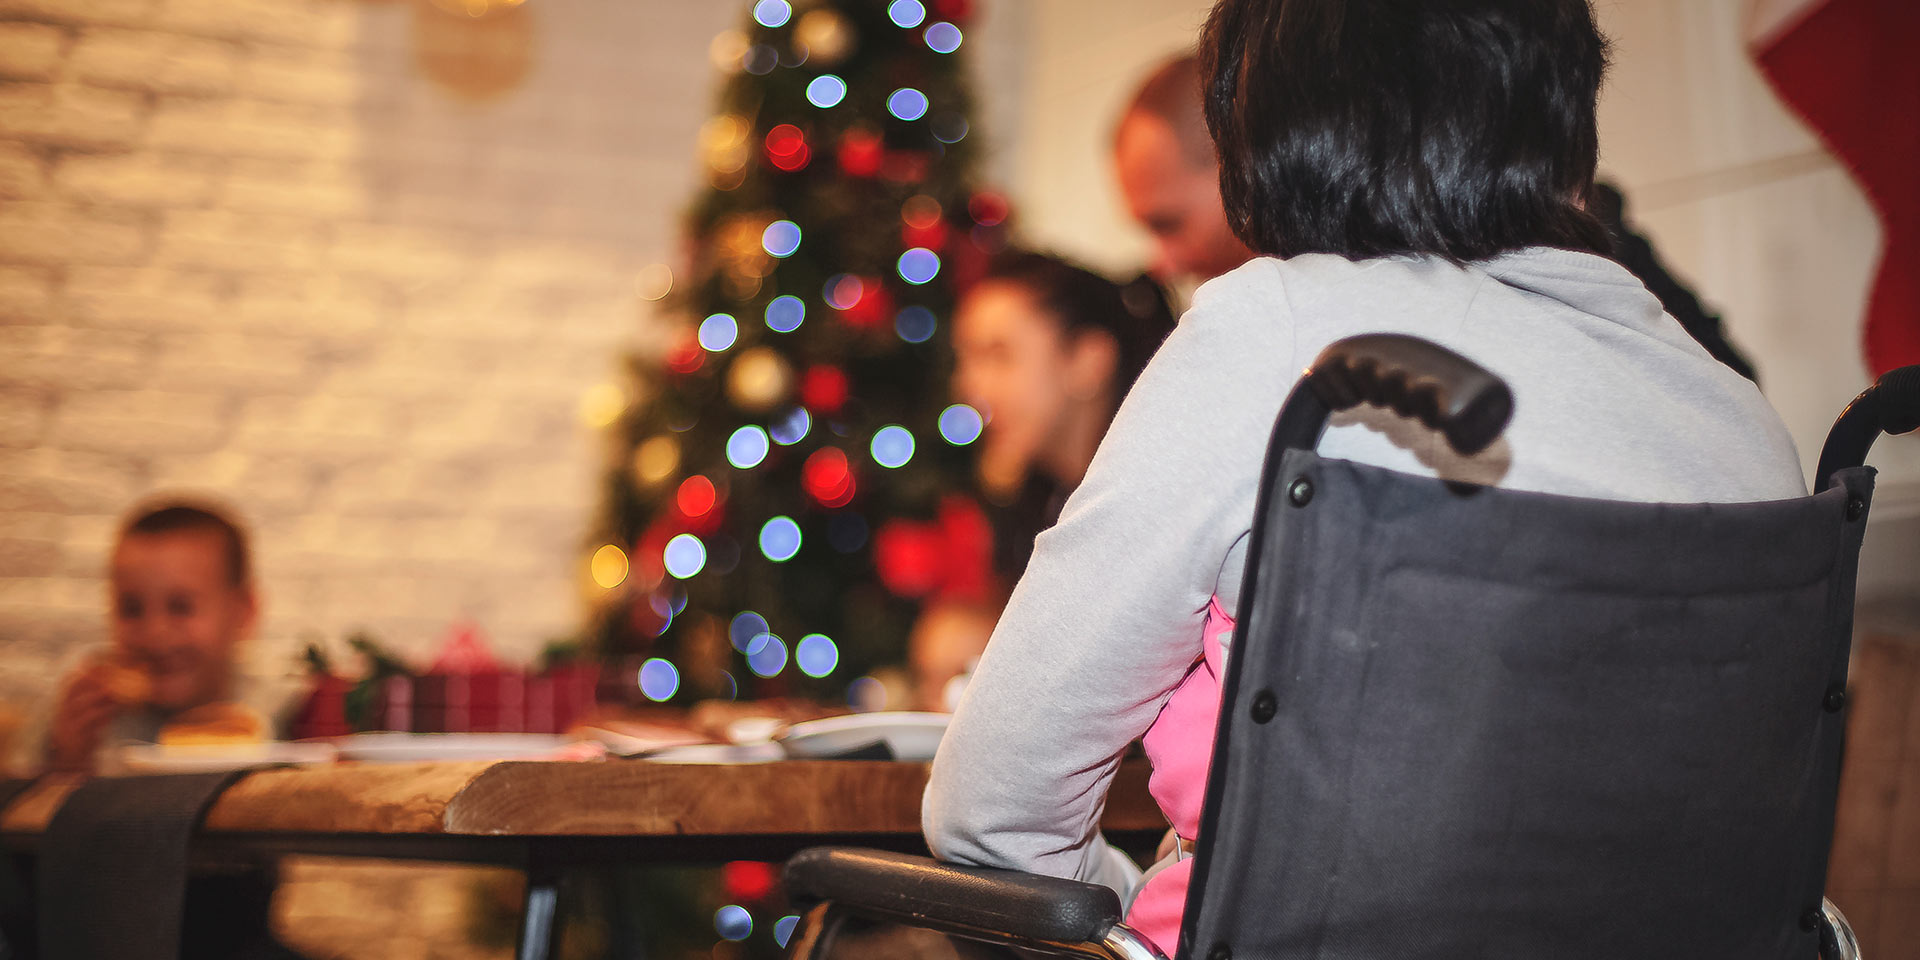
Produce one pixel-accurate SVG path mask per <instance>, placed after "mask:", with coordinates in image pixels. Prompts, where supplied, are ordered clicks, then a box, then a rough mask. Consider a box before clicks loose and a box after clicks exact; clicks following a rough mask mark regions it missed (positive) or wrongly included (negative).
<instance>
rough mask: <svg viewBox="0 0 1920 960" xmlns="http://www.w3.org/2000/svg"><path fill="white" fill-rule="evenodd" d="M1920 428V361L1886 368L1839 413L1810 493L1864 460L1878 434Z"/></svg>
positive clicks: (1814, 475) (1827, 484)
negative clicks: (1887, 369)
mask: <svg viewBox="0 0 1920 960" xmlns="http://www.w3.org/2000/svg"><path fill="white" fill-rule="evenodd" d="M1915 430H1920V364H1915V365H1912V366H1906V367H1899V368H1896V369H1893V370H1889V371H1887V372H1886V373H1885V374H1884V375H1882V376H1881V377H1880V379H1879V380H1876V381H1874V384H1873V386H1871V387H1868V388H1867V389H1865V390H1863V391H1861V392H1860V395H1859V396H1857V397H1855V398H1853V402H1852V403H1849V404H1847V408H1846V409H1845V410H1842V411H1841V412H1840V418H1839V419H1838V420H1835V421H1834V422H1833V429H1831V430H1829V431H1827V442H1826V445H1825V446H1823V447H1821V448H1820V466H1819V467H1818V468H1816V469H1815V470H1814V472H1813V492H1815V493H1819V492H1820V491H1822V490H1825V489H1827V488H1828V487H1830V486H1833V475H1834V474H1836V473H1838V472H1840V471H1842V470H1845V469H1848V468H1849V467H1857V466H1860V465H1861V464H1863V463H1866V462H1867V451H1869V450H1871V449H1873V442H1874V441H1875V440H1878V439H1879V438H1880V434H1882V433H1888V434H1893V435H1895V436H1898V435H1899V434H1903V433H1912V432H1913V431H1915Z"/></svg>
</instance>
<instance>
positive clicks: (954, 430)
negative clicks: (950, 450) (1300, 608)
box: [940, 403, 986, 447]
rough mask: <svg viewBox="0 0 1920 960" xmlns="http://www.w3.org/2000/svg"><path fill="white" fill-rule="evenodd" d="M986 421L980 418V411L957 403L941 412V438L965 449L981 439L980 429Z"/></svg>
mask: <svg viewBox="0 0 1920 960" xmlns="http://www.w3.org/2000/svg"><path fill="white" fill-rule="evenodd" d="M985 424H986V421H984V420H982V419H981V418H980V411H978V410H975V409H974V408H972V407H969V406H967V405H966V404H964V403H956V404H954V405H953V406H951V407H948V408H946V409H945V410H942V411H940V438H941V439H943V440H945V441H947V442H948V443H951V444H953V445H954V446H956V447H964V446H966V445H967V444H969V443H972V442H974V441H975V440H978V439H980V429H981V428H982V427H983V426H985Z"/></svg>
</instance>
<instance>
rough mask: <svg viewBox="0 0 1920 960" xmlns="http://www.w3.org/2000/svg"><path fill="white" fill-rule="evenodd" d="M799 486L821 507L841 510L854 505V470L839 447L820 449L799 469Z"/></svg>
mask: <svg viewBox="0 0 1920 960" xmlns="http://www.w3.org/2000/svg"><path fill="white" fill-rule="evenodd" d="M800 486H801V488H802V489H804V490H806V491H807V494H808V495H809V496H811V497H813V498H814V499H815V500H818V501H820V505H821V506H823V507H844V506H846V505H847V504H848V503H851V502H852V501H853V487H854V484H853V468H852V467H851V466H849V465H848V464H847V455H846V454H845V453H842V452H841V451H840V448H838V447H821V448H820V449H818V450H815V451H814V452H813V456H810V457H808V458H807V462H806V464H805V465H804V466H802V467H801V468H800Z"/></svg>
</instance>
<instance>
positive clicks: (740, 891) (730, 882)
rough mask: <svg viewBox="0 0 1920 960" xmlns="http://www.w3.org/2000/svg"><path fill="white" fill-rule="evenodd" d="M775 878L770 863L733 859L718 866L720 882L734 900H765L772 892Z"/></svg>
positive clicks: (750, 901) (749, 901)
mask: <svg viewBox="0 0 1920 960" xmlns="http://www.w3.org/2000/svg"><path fill="white" fill-rule="evenodd" d="M777 879H778V877H777V876H776V875H775V873H774V871H773V865H772V864H766V863H755V862H753V861H751V860H735V861H733V862H732V863H729V864H727V865H726V866H724V867H721V868H720V882H721V884H722V885H723V886H725V887H726V888H727V895H728V896H729V897H731V898H733V899H734V900H735V901H744V902H747V903H752V902H754V901H757V900H765V899H766V898H767V897H768V896H769V895H770V894H772V893H773V888H774V883H775V881H776V880H777Z"/></svg>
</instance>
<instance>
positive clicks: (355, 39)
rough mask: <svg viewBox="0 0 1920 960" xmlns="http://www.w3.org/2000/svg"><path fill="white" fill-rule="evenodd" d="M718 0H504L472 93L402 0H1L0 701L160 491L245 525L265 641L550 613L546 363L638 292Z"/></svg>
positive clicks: (658, 241)
mask: <svg viewBox="0 0 1920 960" xmlns="http://www.w3.org/2000/svg"><path fill="white" fill-rule="evenodd" d="M740 9H741V5H740V4H737V3H711V4H709V3H691V2H687V3H682V2H674V3H649V4H625V3H622V4H608V3H604V2H598V0H540V2H538V3H530V4H527V5H526V6H525V7H523V8H522V10H521V12H520V14H519V15H518V18H517V19H518V23H519V25H520V26H519V27H511V25H509V27H510V28H511V29H515V30H519V29H522V28H524V34H525V38H526V43H527V49H529V50H530V63H529V66H528V69H527V70H526V73H525V75H524V76H523V77H522V78H521V80H520V81H519V82H518V84H517V85H516V86H514V87H513V88H512V89H511V90H510V91H509V92H508V93H506V94H504V95H502V96H499V97H497V98H494V99H488V100H475V99H472V98H470V97H463V96H459V95H456V94H454V93H452V92H449V91H448V90H447V89H446V88H445V87H443V86H441V85H440V84H439V82H438V81H436V80H435V79H433V78H432V77H431V76H430V75H429V70H428V69H427V68H426V67H424V66H423V65H422V63H421V62H420V59H419V46H420V44H421V43H422V42H423V38H424V40H425V41H430V42H431V43H434V44H444V43H448V42H456V43H457V42H458V31H459V30H460V29H463V28H466V27H467V26H469V25H467V24H464V23H460V22H458V21H451V22H448V21H442V20H437V19H435V18H439V17H442V16H443V15H441V14H438V13H436V12H434V11H432V10H431V9H428V8H427V7H426V6H425V5H424V3H416V2H394V3H355V2H345V0H0V701H25V700H27V699H29V698H31V697H34V696H37V695H39V694H40V693H42V692H44V691H45V690H46V689H47V687H48V686H49V685H50V684H51V683H52V682H53V681H54V679H55V678H54V677H53V676H52V675H51V671H52V669H53V666H54V664H55V663H56V662H57V660H58V659H59V658H60V657H61V656H62V654H63V652H64V651H65V650H66V649H67V648H68V647H70V646H71V645H74V644H85V643H92V642H96V641H97V640H99V639H100V638H101V636H102V635H103V621H104V603H103V601H104V594H103V592H102V585H101V582H100V573H101V569H102V566H103V564H104V563H105V559H106V552H107V549H108V546H109V540H110V538H111V536H112V533H113V529H114V525H115V523H116V520H117V518H118V517H119V516H120V514H121V513H122V512H123V511H124V510H126V509H127V507H128V506H129V505H130V504H132V503H133V502H134V501H135V500H137V499H139V498H140V497H143V496H146V495H149V494H153V493H156V492H160V491H188V492H207V493H212V494H214V495H217V496H219V497H222V498H225V499H227V500H229V501H230V502H232V503H233V504H235V505H236V506H237V508H238V510H239V512H240V513H241V514H242V515H243V516H244V517H245V518H246V519H247V520H248V521H249V523H250V524H251V525H252V527H253V529H254V532H255V536H256V541H257V542H256V549H257V556H258V566H259V573H260V575H261V580H262V586H263V590H264V593H265V600H266V611H267V616H266V620H265V624H264V630H263V634H264V639H265V640H266V641H267V642H266V644H264V645H263V646H265V647H266V648H267V650H266V651H263V652H267V653H270V654H273V655H283V654H291V653H292V652H293V649H294V646H295V641H296V638H298V637H300V636H301V635H303V634H308V633H318V634H320V635H323V636H326V637H328V638H332V639H335V640H337V639H338V638H339V637H341V636H342V635H343V634H344V633H345V632H346V631H348V630H351V629H354V628H357V627H363V626H364V627H367V628H370V629H372V630H374V631H375V632H376V633H378V634H380V635H381V636H383V637H385V638H386V639H387V640H388V641H390V642H391V643H393V644H395V645H396V646H399V647H402V648H404V649H408V650H413V651H421V652H424V651H426V650H428V649H430V648H431V647H432V645H433V644H435V643H436V642H437V641H438V639H439V635H440V633H441V631H442V630H443V629H444V628H445V627H446V626H447V625H448V624H449V623H450V622H451V621H453V620H454V619H455V618H459V617H471V618H473V619H475V620H477V621H478V622H479V623H480V624H481V625H482V627H483V628H484V629H485V630H487V631H488V632H489V634H491V636H492V637H493V639H494V642H495V645H496V646H497V647H498V648H499V649H500V652H501V653H502V654H503V655H505V656H508V657H527V656H531V655H532V654H533V653H534V652H535V651H537V650H538V648H539V646H540V645H541V643H542V642H543V641H544V640H546V639H547V638H549V637H551V636H554V635H558V634H561V633H565V632H568V631H570V630H572V629H574V628H575V627H576V626H577V625H578V623H579V619H580V616H581V614H582V610H583V607H582V605H581V603H580V599H581V596H580V571H579V562H580V561H579V556H580V552H579V547H580V545H581V544H580V541H581V538H582V537H583V536H585V534H586V531H587V529H588V524H589V521H590V519H591V517H592V515H593V511H594V510H595V509H596V507H597V506H598V498H599V489H598V476H599V470H600V468H601V463H602V460H601V457H602V448H601V446H600V443H599V440H598V438H596V437H594V436H593V435H591V434H590V432H589V431H588V430H587V428H586V427H584V426H582V425H581V424H580V422H579V418H578V414H577V412H576V411H577V409H578V404H579V398H580V395H581V393H582V392H583V391H585V390H586V389H587V388H588V387H589V386H591V385H593V384H595V383H597V382H600V381H603V380H606V379H608V378H610V377H613V376H616V375H617V370H618V357H619V354H620V353H621V350H622V347H623V346H624V345H625V344H627V343H628V342H630V341H631V340H632V339H633V338H634V337H635V336H636V335H637V334H638V333H639V332H640V331H641V330H642V328H643V326H644V325H645V324H646V323H647V322H648V318H649V313H648V311H647V310H646V309H644V307H645V305H644V304H641V303H639V302H637V301H636V300H635V299H634V297H633V294H632V279H633V275H634V273H635V271H637V270H638V269H639V268H640V267H642V266H645V265H646V264H648V263H651V262H654V261H657V260H662V259H668V258H670V257H671V256H672V254H673V252H674V249H675V246H676V244H677V242H678V238H677V236H676V235H675V231H676V227H677V223H678V214H679V212H680V210H681V209H682V208H683V206H684V204H685V203H686V202H687V201H688V200H689V199H690V197H691V196H692V190H693V189H694V185H695V175H696V170H695V168H694V166H693V163H694V160H693V157H694V151H693V147H692V144H693V139H694V134H695V132H696V131H697V129H698V127H699V124H700V122H701V121H702V120H704V119H705V115H706V113H707V112H708V110H709V107H710V100H711V91H712V89H713V87H712V83H713V74H712V69H711V67H710V66H709V64H708V62H707V55H706V49H707V41H708V39H709V38H710V37H711V36H712V35H713V34H714V33H716V32H717V31H719V30H721V29H723V28H725V27H728V26H732V25H733V24H734V22H735V21H736V19H737V18H738V16H739V14H740ZM490 29H494V30H495V31H496V32H495V34H494V36H495V37H497V36H498V30H499V29H500V28H499V27H498V26H497V25H491V26H490ZM449 37H452V38H453V39H452V40H451V41H450V40H449V39H448V38H449Z"/></svg>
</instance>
